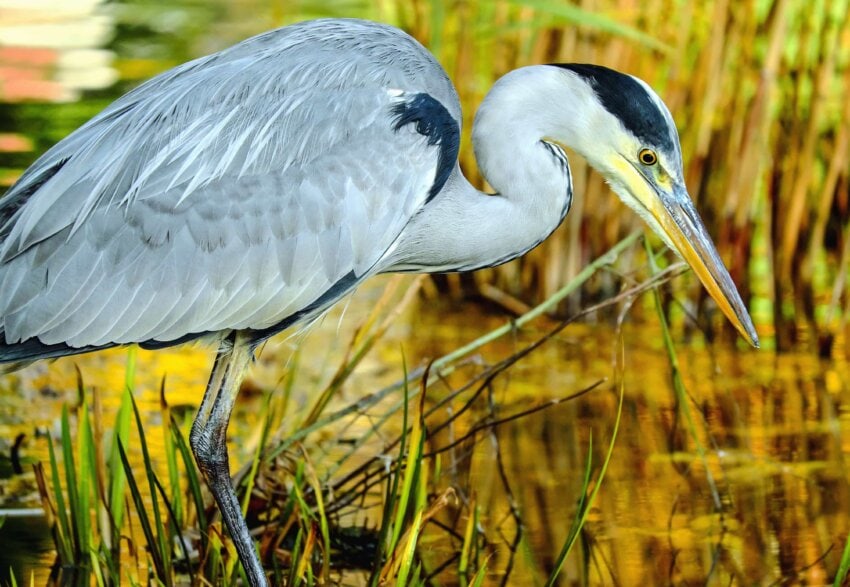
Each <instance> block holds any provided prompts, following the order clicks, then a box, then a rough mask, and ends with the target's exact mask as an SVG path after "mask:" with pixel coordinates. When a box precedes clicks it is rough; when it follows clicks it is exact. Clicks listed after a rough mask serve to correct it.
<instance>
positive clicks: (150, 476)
mask: <svg viewBox="0 0 850 587" xmlns="http://www.w3.org/2000/svg"><path fill="white" fill-rule="evenodd" d="M130 402H131V404H132V406H133V415H134V416H135V419H136V431H137V432H138V434H139V444H140V446H141V448H142V464H143V465H144V467H145V476H146V477H147V481H148V491H149V495H150V497H151V509H152V510H153V520H154V524H155V526H156V541H155V542H150V543H149V544H148V546H149V547H150V549H151V550H158V551H159V558H160V561H161V566H162V568H163V570H165V569H170V568H171V544H170V542H169V540H168V535H167V532H166V529H165V525H164V524H163V522H162V514H161V512H160V509H159V499H158V498H157V491H156V485H157V481H156V479H155V477H156V473H155V472H154V468H153V461H152V460H151V455H150V451H149V450H148V443H147V440H146V438H145V431H144V428H143V426H142V416H141V414H140V413H139V406H138V405H137V404H136V400H135V398H134V397H133V396H132V395H131V396H130ZM122 448H123V447H122ZM122 460H123V457H122ZM137 489H138V488H137ZM157 569H158V570H159V567H157ZM159 579H160V580H161V581H163V582H164V583H165V584H166V585H171V582H172V576H171V573H170V572H169V573H163V574H161V575H159Z"/></svg>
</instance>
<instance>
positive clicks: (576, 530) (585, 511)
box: [546, 382, 625, 587]
mask: <svg viewBox="0 0 850 587" xmlns="http://www.w3.org/2000/svg"><path fill="white" fill-rule="evenodd" d="M619 387H620V389H619V391H620V393H619V398H618V401H617V416H616V418H615V419H614V429H613V430H612V431H611V442H610V443H609V444H608V451H607V452H606V453H605V459H604V460H603V461H602V467H601V468H600V469H599V476H598V477H597V479H596V484H595V485H594V486H593V490H592V491H591V492H590V495H589V496H588V498H587V500H585V499H584V495H586V492H587V487H588V486H589V484H590V466H591V463H590V458H591V456H590V455H592V452H593V451H592V439H593V437H592V436H591V441H590V442H589V443H588V451H587V452H588V463H587V469H586V470H585V478H584V484H583V491H582V499H581V501H580V502H579V508H578V511H579V512H580V514H581V515H580V516H579V517H578V519H577V521H578V523H576V522H575V521H574V522H573V527H572V528H571V529H570V533H569V535H568V536H567V540H566V542H565V543H564V546H563V547H562V548H561V552H560V553H559V555H558V558H557V560H556V563H555V566H554V568H553V570H552V573H551V574H550V575H549V580H548V581H547V582H546V586H547V587H551V586H552V585H554V584H555V582H556V581H557V579H558V575H560V574H561V569H562V568H563V566H564V562H565V561H566V560H567V557H568V556H569V554H570V551H571V550H572V548H573V545H574V544H575V542H576V540H577V539H578V537H579V534H580V533H581V529H582V528H583V527H584V524H585V522H587V516H588V515H589V514H590V509H591V508H592V507H593V502H594V501H595V500H596V495H597V494H598V493H599V488H600V487H602V480H603V479H605V473H606V472H607V471H608V464H609V463H610V462H611V457H612V456H613V454H614V445H615V443H616V441H617V434H618V433H619V431H620V420H621V418H622V415H623V398H624V396H625V389H624V387H623V384H622V382H621V383H620V386H619Z"/></svg>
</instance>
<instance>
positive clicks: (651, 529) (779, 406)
mask: <svg viewBox="0 0 850 587" xmlns="http://www.w3.org/2000/svg"><path fill="white" fill-rule="evenodd" d="M379 293H380V280H379V283H378V284H377V285H376V286H367V287H365V288H362V291H360V292H358V294H357V295H356V296H355V297H354V299H353V300H352V301H351V302H350V303H349V304H348V305H347V307H345V308H339V309H337V310H335V311H334V312H333V313H332V314H330V315H329V316H328V317H326V318H325V319H324V320H323V321H322V322H321V323H320V324H319V325H317V326H316V327H315V328H314V329H313V330H312V332H311V333H310V334H309V335H308V336H306V337H300V336H299V337H286V336H283V337H278V338H277V339H275V340H274V341H272V342H271V343H269V344H268V345H267V346H266V348H264V349H263V352H262V354H261V356H260V359H259V360H258V363H257V365H256V368H255V369H254V370H253V372H252V378H251V381H250V382H249V385H248V389H249V390H251V389H255V390H274V389H276V388H277V389H279V388H280V386H281V380H282V378H283V376H284V374H285V371H286V368H287V365H288V364H294V363H292V362H293V361H294V362H297V367H298V373H297V380H296V386H295V394H294V397H293V400H292V404H293V405H292V406H291V409H290V412H289V413H290V417H295V418H298V417H299V416H298V414H299V413H301V414H303V411H304V410H305V409H306V408H307V407H308V406H309V405H310V403H311V395H313V396H314V395H315V393H316V390H319V389H321V387H322V385H323V384H324V383H326V382H327V380H328V378H329V377H330V376H331V374H332V373H333V372H334V370H335V368H336V365H338V364H339V362H340V361H341V360H342V357H343V355H344V351H345V347H346V344H347V342H348V340H349V338H350V337H351V336H352V333H353V331H354V329H355V328H356V326H357V325H358V322H359V321H360V320H361V319H362V317H363V316H365V315H366V313H367V312H368V311H369V309H370V308H371V307H372V306H373V305H374V304H375V300H376V299H377V296H378V294H379ZM342 314H345V316H344V317H343V316H342ZM503 321H504V318H501V317H498V316H491V315H487V314H485V313H484V312H483V311H482V310H480V309H479V308H477V307H464V308H452V307H448V306H442V305H440V304H439V303H435V302H434V301H432V300H426V301H421V302H419V303H416V304H414V305H413V307H411V308H410V309H408V310H407V311H406V312H405V313H404V314H403V316H402V317H401V318H400V319H399V320H398V321H397V322H396V323H395V324H394V325H393V327H392V328H391V329H390V331H389V333H388V334H387V336H386V337H385V338H384V339H383V340H382V342H381V343H380V344H379V345H378V347H376V348H375V349H374V351H373V352H372V354H371V355H370V356H369V358H368V359H367V360H366V361H365V362H364V364H362V365H361V366H360V368H358V370H357V372H356V374H355V375H354V377H352V379H351V380H350V381H349V382H348V383H347V384H346V386H345V387H344V389H343V390H342V393H341V396H340V397H339V398H337V399H336V400H335V403H334V404H333V405H332V406H331V407H330V409H334V408H336V407H342V406H344V405H347V404H348V403H350V402H352V401H354V400H356V399H357V398H358V397H359V396H362V395H364V394H366V393H370V392H372V391H375V390H377V389H379V388H380V387H382V386H383V385H386V384H388V383H390V382H393V381H395V380H398V379H400V377H401V374H402V369H401V363H402V354H403V355H404V357H405V360H406V362H407V364H408V365H418V364H421V361H422V360H424V359H427V358H433V357H436V356H439V355H442V354H444V353H446V352H449V351H451V350H454V349H455V348H457V347H458V346H460V344H462V343H464V342H468V341H469V340H471V339H473V338H475V337H476V336H478V335H480V334H482V333H483V332H486V331H487V330H489V329H491V328H493V327H495V326H497V325H499V324H501V323H502V322H503ZM543 327H545V324H541V325H539V326H537V328H543ZM539 334H540V332H537V331H536V330H535V329H534V328H532V329H529V330H527V331H523V332H518V333H515V334H514V335H512V336H509V337H505V338H503V339H501V340H499V341H496V342H495V343H492V344H490V345H488V346H487V347H485V348H484V349H483V350H482V351H481V356H482V357H483V359H484V360H485V361H486V362H488V363H493V362H495V361H496V360H498V359H499V358H501V357H504V356H507V355H509V354H511V353H512V352H514V351H516V350H517V349H518V348H519V347H520V346H522V345H523V344H524V343H527V342H529V341H531V340H533V339H535V338H536V337H537V336H538V335H539ZM624 336H625V365H624V366H625V369H624V376H623V390H624V406H623V416H622V422H621V426H620V433H619V437H618V439H617V442H616V447H615V450H614V455H613V459H612V461H611V463H610V465H609V468H608V473H607V477H606V478H605V480H604V482H603V485H602V488H601V491H600V493H599V496H598V498H597V501H596V503H595V506H594V509H593V511H592V513H591V516H590V518H589V520H588V523H587V525H586V529H585V532H584V535H583V541H584V553H585V555H586V558H584V559H583V557H582V556H578V555H576V554H573V555H572V556H571V558H570V560H569V561H568V563H567V568H566V574H565V577H569V578H570V579H571V581H570V583H572V580H575V582H580V581H583V580H586V581H588V582H589V583H590V584H598V585H608V584H614V583H618V584H624V585H630V584H638V583H646V584H660V583H674V584H683V583H691V582H695V583H703V582H705V581H706V578H708V580H709V583H710V584H729V583H730V582H731V583H732V584H765V583H771V582H774V581H778V580H791V581H805V582H807V583H809V584H822V583H824V582H827V581H828V580H829V579H830V577H831V576H832V575H833V573H834V572H835V570H836V568H837V565H838V560H839V558H840V554H841V550H842V548H843V542H844V540H845V538H846V536H847V534H848V531H850V518H848V512H850V490H848V479H847V474H846V471H845V469H844V459H845V454H846V452H847V450H848V448H850V444H848V443H850V430H848V414H847V410H846V408H843V406H845V405H846V403H847V402H846V399H847V397H848V386H847V382H848V381H850V378H848V368H847V364H846V363H845V362H843V361H836V362H832V363H828V362H823V361H820V360H817V359H815V358H814V357H812V356H809V355H804V354H800V355H784V356H780V357H777V356H775V355H773V354H771V353H769V352H757V351H749V350H743V351H739V350H735V349H730V348H717V349H711V348H708V349H694V348H693V347H689V346H686V345H680V346H679V349H678V352H679V361H680V366H681V371H682V377H683V380H684V383H685V386H686V389H687V391H688V394H689V396H690V398H691V400H692V401H691V403H690V404H689V405H690V409H691V411H692V413H693V417H694V420H695V422H696V430H697V433H698V438H699V442H700V444H701V445H702V447H704V449H705V453H706V457H705V460H704V461H703V459H701V458H700V457H699V455H698V452H697V449H696V446H695V443H694V442H693V440H692V439H691V437H690V435H689V432H688V430H687V423H686V422H687V420H686V418H685V417H684V416H683V415H682V414H681V413H677V410H678V408H677V404H676V401H675V394H674V393H673V390H672V386H671V383H670V367H669V363H668V361H667V359H666V357H665V355H664V352H663V349H662V347H661V343H660V340H661V337H660V332H658V331H657V329H656V328H655V327H653V326H651V325H650V326H646V325H644V326H636V325H627V326H626V328H625V333H624ZM302 338H303V340H302ZM615 342H616V339H615V337H614V334H613V332H612V330H611V328H610V327H608V326H607V325H600V326H596V327H594V326H589V325H582V324H579V325H574V326H570V327H568V328H567V329H566V330H565V331H564V332H563V333H562V334H561V335H559V336H558V337H556V338H555V339H553V340H552V341H550V342H549V343H548V344H547V345H545V346H543V347H542V348H540V349H539V351H538V352H536V353H534V354H532V355H531V356H530V357H528V358H526V359H525V360H523V361H521V362H520V363H519V364H517V365H516V366H515V367H514V368H512V369H511V370H509V371H508V372H506V373H505V374H503V375H502V376H500V377H499V378H497V379H496V381H495V383H494V385H493V387H492V392H493V398H494V400H495V402H496V405H497V408H496V409H497V414H498V415H499V416H500V417H501V416H504V415H507V414H511V413H516V412H518V411H521V410H524V409H527V408H528V407H530V406H531V405H537V404H539V403H541V402H542V401H544V400H548V399H553V398H559V397H564V396H567V395H570V394H571V393H574V392H576V391H578V390H580V389H582V388H584V387H587V386H589V385H591V384H593V383H594V382H596V381H598V380H600V379H607V380H606V382H605V383H603V384H602V385H601V386H600V387H598V388H596V389H595V390H593V391H592V392H590V393H588V394H587V395H585V396H583V397H581V398H579V399H576V400H573V401H569V402H566V403H564V404H561V405H558V406H555V407H552V408H550V409H548V410H545V411H542V412H539V413H537V414H534V415H531V416H529V417H526V418H523V419H521V420H518V421H515V422H511V423H508V424H505V425H502V426H500V427H499V428H498V429H496V431H495V432H494V433H493V435H492V436H489V435H487V434H484V435H483V436H479V440H481V441H480V442H478V443H476V444H474V445H472V444H471V443H467V444H464V445H461V446H460V447H458V448H456V449H454V450H452V451H449V452H448V453H446V454H445V455H444V457H443V467H444V475H443V483H445V484H448V483H454V484H456V485H457V486H458V487H460V488H463V487H464V486H465V482H466V480H468V481H469V487H470V491H469V493H466V492H463V490H462V489H461V491H462V494H463V495H465V496H466V497H467V498H472V497H473V496H474V500H475V502H476V503H477V504H478V505H479V506H480V508H481V516H482V519H481V523H482V527H483V528H485V530H486V531H487V536H488V539H490V540H491V541H492V544H493V547H492V548H493V552H492V555H491V559H490V562H489V563H488V564H489V567H490V568H491V569H493V570H494V571H495V574H494V579H493V580H494V581H496V580H497V579H498V573H499V572H500V570H501V571H503V570H504V569H505V568H506V567H507V566H508V565H510V566H511V568H512V571H511V572H512V574H511V581H510V584H525V583H526V582H527V581H531V580H533V579H535V578H537V579H539V578H541V577H545V576H546V575H547V574H548V571H549V569H551V566H552V564H553V561H554V560H555V557H556V556H557V553H558V550H559V549H560V546H561V544H562V542H563V540H564V537H565V536H566V533H567V530H568V528H569V525H570V523H571V521H572V516H573V515H574V512H575V508H576V503H577V500H578V498H579V496H580V493H579V492H580V487H581V476H582V472H583V471H584V467H585V466H586V462H587V458H588V449H589V447H590V446H591V440H590V438H591V435H592V450H591V458H592V461H593V463H595V464H597V465H598V463H600V462H601V461H602V459H603V457H604V454H605V451H606V450H607V444H608V442H609V441H610V437H611V431H612V427H613V420H614V414H615V412H616V405H617V392H616V382H617V378H616V371H615V368H614V359H613V357H614V349H615V348H616V344H615ZM296 347H299V348H300V351H299V353H298V355H297V358H296V359H292V351H293V349H294V348H296ZM211 357H212V350H211V349H210V348H205V347H182V348H178V349H175V350H165V351H158V352H139V355H138V367H137V369H138V373H137V377H136V390H137V394H138V399H139V403H140V406H141V407H142V412H143V414H146V417H147V418H148V422H147V426H148V427H151V428H154V427H156V426H158V425H159V421H158V419H159V417H160V412H159V391H158V390H159V386H160V382H161V381H162V378H163V377H166V397H167V401H168V402H169V404H170V405H172V406H177V405H181V404H185V405H188V406H196V405H197V404H198V403H199V401H200V397H201V393H202V390H203V386H204V384H205V381H206V376H207V373H208V370H209V367H210V363H211ZM125 360H126V351H124V350H115V351H109V352H104V353H99V354H95V355H86V356H80V357H75V358H68V359H63V360H60V361H56V362H54V363H52V364H49V365H48V364H37V365H33V366H31V367H29V368H28V369H26V370H24V371H22V372H20V373H18V374H15V375H12V376H9V377H7V378H5V379H4V380H2V383H0V385H2V387H3V389H4V390H5V394H6V395H5V396H4V397H7V398H8V397H9V396H8V394H9V393H10V392H11V393H12V394H14V396H13V397H12V398H11V399H7V400H6V401H11V402H13V403H14V402H16V401H17V402H19V404H18V405H19V407H21V406H23V405H27V406H30V405H31V406H32V407H31V408H28V409H27V411H25V412H20V413H17V412H15V411H13V412H12V413H13V414H14V419H13V420H12V421H10V422H7V423H5V424H4V426H3V431H4V434H5V436H6V437H7V438H13V437H14V434H15V433H16V431H18V430H28V429H29V430H31V429H32V427H33V426H34V425H40V426H47V427H51V426H54V425H55V424H54V422H55V421H56V418H57V415H58V411H59V409H60V405H61V400H62V399H67V400H72V399H73V398H74V395H75V393H74V391H73V390H74V388H75V386H76V382H75V379H76V371H75V365H77V366H79V368H80V371H81V372H82V375H83V379H84V381H85V383H86V385H87V386H89V387H94V388H96V389H97V390H99V392H100V395H101V399H102V403H103V405H104V410H105V412H106V415H105V418H104V421H105V422H110V421H111V420H112V418H113V416H111V415H110V412H114V411H115V410H117V407H118V398H119V393H118V391H119V390H120V389H121V388H122V386H123V385H124V363H125ZM478 370H480V368H478V367H475V366H470V367H467V368H465V369H461V370H460V371H459V372H458V373H455V374H454V375H452V376H450V377H449V378H448V379H447V381H446V386H441V385H438V386H437V387H435V388H433V389H431V390H430V391H429V399H430V400H431V401H436V400H437V399H438V398H439V397H441V395H443V394H445V393H446V391H447V389H448V387H447V386H451V387H458V386H460V385H461V384H462V383H464V382H465V381H466V379H467V378H468V377H469V376H470V375H471V374H472V373H474V372H477V371H478ZM484 403H485V402H479V403H478V404H476V406H477V407H476V409H474V410H473V412H476V411H477V412H478V413H477V414H475V413H473V414H472V415H471V418H473V419H474V418H476V417H480V416H482V414H483V412H484V407H483V406H484ZM261 406H262V395H261V394H257V393H243V394H242V396H241V398H240V402H239V404H238V406H237V412H236V414H235V416H234V421H233V426H232V430H231V435H230V444H231V454H232V456H233V458H234V461H235V462H234V464H233V469H234V470H236V468H237V467H238V465H239V463H243V462H245V460H246V459H247V458H248V457H249V456H250V455H251V454H252V451H253V450H254V448H255V447H256V442H257V440H258V439H257V437H256V435H257V430H258V429H259V425H258V424H259V422H260V419H261V417H262V414H261V413H259V412H260V409H259V408H260V407H261ZM188 411H189V412H192V410H188ZM358 422H359V423H355V424H353V425H350V426H349V427H348V428H346V429H345V430H344V431H342V432H336V433H335V432H333V431H327V432H324V433H322V434H320V435H318V436H317V437H316V438H315V440H319V439H327V438H328V437H332V436H334V435H335V434H338V435H339V437H344V438H347V439H351V438H356V437H357V436H358V435H359V434H361V433H362V431H363V430H365V428H366V427H368V426H370V425H371V420H370V419H369V418H368V417H364V418H362V419H360V420H359V421H358ZM463 426H465V424H464V423H462V422H461V423H459V424H458V428H457V429H455V430H453V431H452V433H453V434H454V435H455V437H457V436H459V435H461V434H463V432H464V430H463ZM148 439H149V442H151V445H152V446H151V450H152V451H153V453H154V455H155V458H159V459H161V458H162V456H161V455H162V450H163V445H162V435H160V434H148ZM449 440H450V434H449V433H441V434H439V435H436V436H435V437H433V438H431V439H430V443H431V446H432V447H437V446H440V445H441V443H442V444H445V443H447V442H448V441H449ZM136 448H137V447H136ZM27 449H28V451H29V454H30V455H33V456H37V457H38V458H41V459H45V458H46V441H45V440H44V439H33V440H31V441H30V442H29V443H28V445H27ZM366 450H367V451H372V452H370V453H369V455H364V458H365V456H371V454H377V453H379V452H381V450H382V445H381V443H380V442H373V443H372V444H370V445H369V446H367V449H366ZM132 454H135V456H136V458H137V459H138V450H136V451H134V452H133V453H132ZM497 457H499V459H501V463H502V465H503V467H504V472H505V475H504V478H503V477H502V476H501V475H500V474H499V469H498V466H497V465H498V460H497ZM137 462H138V461H137ZM706 464H707V467H708V468H706ZM709 474H710V476H709ZM709 479H712V480H713V483H714V487H715V488H714V489H712V484H711V481H710V480H709ZM509 495H512V496H513V499H514V501H515V504H516V506H517V508H518V511H519V512H520V516H521V519H522V528H523V537H524V540H525V541H526V542H525V543H524V544H525V545H526V546H523V547H522V548H521V551H522V554H521V555H516V556H514V557H513V560H512V561H511V558H512V557H511V551H510V549H509V548H508V544H509V543H510V542H511V541H512V540H513V538H514V537H515V535H516V531H517V524H516V522H515V520H514V519H513V518H512V517H511V516H510V503H509V500H508V496H509ZM717 501H719V503H720V506H721V507H719V508H718V506H717V503H716V502H717ZM363 515H364V516H365V518H361V519H360V520H359V521H360V523H362V521H363V519H368V514H365V513H364V514H363ZM446 515H447V516H448V515H449V513H447V514H446ZM0 536H2V534H0ZM500 537H501V540H497V539H499V538H500ZM434 540H437V543H436V544H435V545H434V548H435V551H439V550H440V544H439V539H438V538H434ZM48 560H49V559H45V560H43V561H42V562H43V563H44V562H48ZM41 570H42V571H45V569H43V568H42V569H41Z"/></svg>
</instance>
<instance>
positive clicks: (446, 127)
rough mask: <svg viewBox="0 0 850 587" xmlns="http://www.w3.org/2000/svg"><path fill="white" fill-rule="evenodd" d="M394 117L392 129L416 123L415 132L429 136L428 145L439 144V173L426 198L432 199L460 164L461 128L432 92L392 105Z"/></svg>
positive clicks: (416, 95)
mask: <svg viewBox="0 0 850 587" xmlns="http://www.w3.org/2000/svg"><path fill="white" fill-rule="evenodd" d="M393 116H394V122H395V124H394V126H393V130H399V129H400V128H401V127H403V126H405V125H407V124H415V125H416V132H418V133H419V134H421V135H423V136H426V137H428V144H429V145H439V147H440V156H439V158H438V159H437V173H436V174H435V176H434V184H433V185H432V186H431V189H430V191H429V192H428V199H427V200H426V201H428V202H430V201H431V200H432V199H433V198H434V196H436V195H437V194H438V193H440V190H441V189H443V186H444V185H445V184H446V180H447V179H448V178H449V174H450V173H451V172H452V169H454V167H455V164H456V163H457V154H458V150H459V149H460V127H459V125H458V123H457V121H456V120H455V119H454V118H452V115H451V114H449V111H448V110H446V107H445V106H443V105H442V104H441V103H440V101H439V100H437V99H436V98H434V97H433V96H431V95H429V94H414V95H413V96H412V97H411V98H408V99H407V100H405V101H404V102H401V103H399V104H396V105H395V106H393Z"/></svg>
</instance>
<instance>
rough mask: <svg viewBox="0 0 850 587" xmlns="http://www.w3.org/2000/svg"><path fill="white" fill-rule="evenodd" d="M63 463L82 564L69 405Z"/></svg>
mask: <svg viewBox="0 0 850 587" xmlns="http://www.w3.org/2000/svg"><path fill="white" fill-rule="evenodd" d="M61 427H62V464H63V465H64V468H65V486H66V490H67V492H68V506H69V508H70V509H69V513H70V521H71V534H70V535H71V536H73V542H72V544H73V549H74V558H73V560H74V562H75V563H76V564H80V563H81V561H82V558H83V551H84V550H85V545H84V543H83V541H82V530H81V528H80V523H81V517H82V516H81V515H80V511H79V505H80V500H79V488H78V486H77V466H76V463H75V461H74V448H73V442H72V440H71V422H70V417H69V416H68V406H67V405H65V406H62V425H61Z"/></svg>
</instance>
